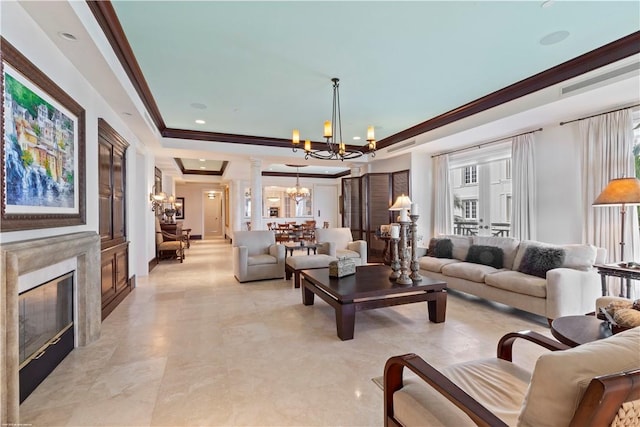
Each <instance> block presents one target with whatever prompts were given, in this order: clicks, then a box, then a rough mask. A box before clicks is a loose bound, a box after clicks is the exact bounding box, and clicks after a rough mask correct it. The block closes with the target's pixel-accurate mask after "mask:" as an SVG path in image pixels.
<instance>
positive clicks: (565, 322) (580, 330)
mask: <svg viewBox="0 0 640 427" xmlns="http://www.w3.org/2000/svg"><path fill="white" fill-rule="evenodd" d="M551 335H553V336H554V337H555V339H557V340H558V341H560V342H561V343H563V344H566V345H568V346H569V347H577V346H579V345H582V344H586V343H588V342H591V341H596V340H601V339H603V338H607V337H610V336H611V335H613V333H612V332H611V328H610V327H609V325H608V324H607V322H605V321H604V320H600V319H598V318H597V317H596V316H589V315H586V316H563V317H558V318H557V319H554V320H553V322H551Z"/></svg>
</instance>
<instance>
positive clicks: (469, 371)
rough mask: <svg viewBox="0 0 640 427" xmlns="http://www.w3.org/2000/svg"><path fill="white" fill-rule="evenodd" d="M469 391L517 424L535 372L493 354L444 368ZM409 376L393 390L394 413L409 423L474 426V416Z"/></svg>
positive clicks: (414, 424) (505, 418)
mask: <svg viewBox="0 0 640 427" xmlns="http://www.w3.org/2000/svg"><path fill="white" fill-rule="evenodd" d="M441 372H442V373H443V374H444V375H445V376H446V377H448V378H449V379H450V380H451V381H453V382H454V383H455V384H457V385H458V386H460V388H461V389H463V390H464V391H465V392H466V393H467V394H469V395H470V396H471V397H473V398H474V399H475V400H477V401H478V402H480V403H481V404H482V406H484V407H485V408H487V409H488V410H489V411H491V412H492V413H494V414H495V415H496V416H497V417H498V418H500V419H501V420H503V421H504V422H506V423H507V424H508V425H515V424H516V421H517V418H518V414H519V412H520V408H521V405H522V401H523V399H524V396H525V393H526V391H527V385H528V384H529V380H530V378H531V374H530V373H529V372H527V371H526V370H524V369H523V368H520V367H519V366H518V365H516V364H514V363H510V362H507V361H505V360H501V359H497V358H493V359H484V360H475V361H473V362H467V363H461V364H458V365H452V366H448V367H446V368H443V369H441ZM405 375H406V376H407V377H408V379H406V380H405V381H404V386H403V387H402V388H401V389H400V390H398V391H397V392H395V393H394V394H393V406H394V417H395V418H396V419H397V420H398V421H400V422H401V423H402V425H405V426H443V425H444V426H472V425H475V424H474V423H473V422H472V421H471V419H469V418H468V417H466V416H465V415H464V414H463V413H462V411H460V410H459V409H458V408H456V407H455V406H453V404H452V403H451V402H449V401H448V400H446V399H445V398H443V397H442V395H441V394H440V393H438V392H437V391H435V390H434V389H433V387H430V386H429V385H428V384H426V383H425V382H424V381H422V380H420V379H414V377H412V376H411V375H409V374H405Z"/></svg>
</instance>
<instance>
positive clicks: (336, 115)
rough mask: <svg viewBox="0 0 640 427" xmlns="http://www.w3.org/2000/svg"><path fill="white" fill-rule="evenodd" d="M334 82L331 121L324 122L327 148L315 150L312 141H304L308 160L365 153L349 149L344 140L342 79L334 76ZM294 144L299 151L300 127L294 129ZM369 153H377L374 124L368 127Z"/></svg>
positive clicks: (331, 158)
mask: <svg viewBox="0 0 640 427" xmlns="http://www.w3.org/2000/svg"><path fill="white" fill-rule="evenodd" d="M331 81H332V82H333V110H332V112H331V121H329V120H327V121H326V122H324V138H326V140H327V141H326V143H327V148H326V149H324V150H313V149H312V148H311V141H310V140H308V139H307V140H306V141H305V142H304V158H305V160H308V159H309V157H313V158H314V159H320V160H345V159H347V160H348V159H355V158H357V157H360V156H362V155H364V154H365V152H364V151H361V150H348V149H347V146H346V145H345V143H344V142H342V119H341V115H340V92H339V90H338V89H339V81H340V79H339V78H337V77H334V78H332V79H331ZM336 131H337V133H336ZM336 138H339V139H338V141H340V142H339V143H338V142H336ZM291 142H292V144H293V152H294V153H295V152H296V151H298V147H299V146H300V131H299V130H298V129H294V130H293V137H292V140H291ZM367 143H368V144H367V148H368V150H367V154H371V156H372V157H375V155H376V139H375V135H374V130H373V126H369V127H367Z"/></svg>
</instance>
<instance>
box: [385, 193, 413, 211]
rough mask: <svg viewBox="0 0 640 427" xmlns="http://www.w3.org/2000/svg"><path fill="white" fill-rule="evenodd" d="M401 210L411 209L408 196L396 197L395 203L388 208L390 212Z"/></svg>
mask: <svg viewBox="0 0 640 427" xmlns="http://www.w3.org/2000/svg"><path fill="white" fill-rule="evenodd" d="M402 209H411V199H410V198H409V196H405V195H404V194H403V195H402V196H398V198H397V199H396V202H395V203H394V204H393V206H391V207H390V208H389V210H390V211H401V210H402Z"/></svg>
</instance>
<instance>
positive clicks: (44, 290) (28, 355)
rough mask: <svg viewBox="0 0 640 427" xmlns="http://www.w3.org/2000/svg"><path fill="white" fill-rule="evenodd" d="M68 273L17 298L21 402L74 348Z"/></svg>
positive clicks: (70, 289)
mask: <svg viewBox="0 0 640 427" xmlns="http://www.w3.org/2000/svg"><path fill="white" fill-rule="evenodd" d="M73 276H74V272H73V271H71V272H69V273H66V274H64V275H62V276H59V277H56V278H54V279H53V280H49V281H47V282H45V283H41V284H38V285H36V286H34V287H31V288H29V289H26V290H25V291H23V292H20V294H19V296H18V326H19V346H20V347H19V363H20V402H21V403H22V402H23V401H24V400H25V399H26V398H27V397H28V396H29V395H30V394H31V392H32V391H33V390H35V388H36V387H37V386H38V385H39V384H40V383H41V382H42V381H43V380H44V379H45V378H46V377H47V376H48V375H49V374H50V373H51V372H52V371H53V370H54V369H55V367H56V366H58V364H59V363H60V362H61V361H62V359H64V358H65V356H66V355H67V354H69V353H70V352H71V350H73V347H74V327H73V317H74V316H73V305H74V304H73V294H74V292H73V283H74V280H73Z"/></svg>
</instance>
